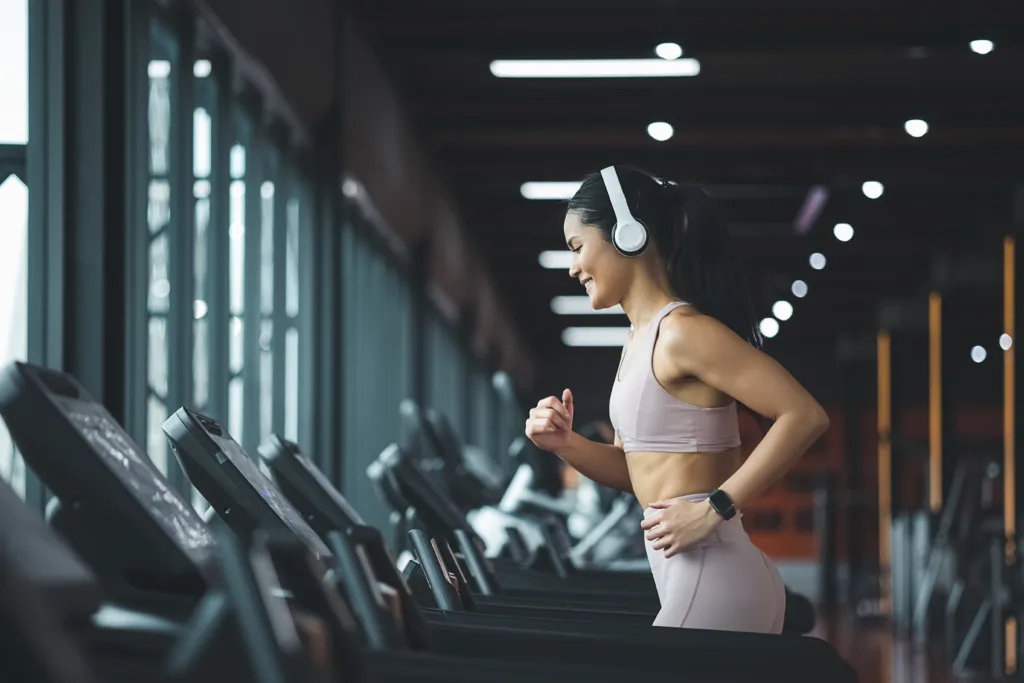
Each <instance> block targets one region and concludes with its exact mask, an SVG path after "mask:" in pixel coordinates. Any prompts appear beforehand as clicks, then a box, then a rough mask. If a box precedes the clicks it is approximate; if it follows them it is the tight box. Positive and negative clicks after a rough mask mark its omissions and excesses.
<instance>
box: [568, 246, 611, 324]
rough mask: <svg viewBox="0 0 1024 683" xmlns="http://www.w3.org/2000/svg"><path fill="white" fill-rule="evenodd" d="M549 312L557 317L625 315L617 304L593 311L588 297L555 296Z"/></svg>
mask: <svg viewBox="0 0 1024 683" xmlns="http://www.w3.org/2000/svg"><path fill="white" fill-rule="evenodd" d="M567 253H569V254H571V253H572V252H571V251H570V252H567ZM551 310H552V311H554V312H555V313H557V314H558V315H614V314H619V315H625V312H624V311H623V310H622V306H620V305H618V304H616V305H614V306H612V307H611V308H602V309H599V310H595V309H594V307H593V306H592V305H591V303H590V297H589V296H556V297H555V298H554V299H552V300H551Z"/></svg>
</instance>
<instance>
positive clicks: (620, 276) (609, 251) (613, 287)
mask: <svg viewBox="0 0 1024 683" xmlns="http://www.w3.org/2000/svg"><path fill="white" fill-rule="evenodd" d="M562 230H563V232H564V233H565V244H566V246H568V247H569V250H570V251H571V252H572V253H573V258H572V266H571V267H570V268H569V277H573V278H576V279H577V280H579V281H580V284H582V285H583V286H584V287H585V288H586V291H587V296H589V297H590V305H591V306H593V308H594V309H595V310H598V309H602V308H611V307H612V306H615V305H616V304H618V303H619V302H620V301H621V300H622V296H623V294H624V293H625V290H626V284H627V283H628V281H629V274H630V264H629V263H628V259H626V257H624V256H622V255H621V254H619V252H617V251H615V247H613V246H612V245H611V243H610V242H608V241H607V240H606V239H605V238H604V234H603V233H602V232H601V231H600V230H599V229H597V228H595V227H594V226H592V225H585V224H584V223H582V222H581V221H580V219H579V217H578V216H577V215H576V214H573V213H568V214H566V216H565V223H564V224H563V226H562Z"/></svg>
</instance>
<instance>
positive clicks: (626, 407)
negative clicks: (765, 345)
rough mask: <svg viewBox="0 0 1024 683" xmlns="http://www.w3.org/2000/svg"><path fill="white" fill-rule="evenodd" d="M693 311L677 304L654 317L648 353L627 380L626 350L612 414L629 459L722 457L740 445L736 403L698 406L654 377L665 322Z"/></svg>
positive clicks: (647, 338) (682, 303)
mask: <svg viewBox="0 0 1024 683" xmlns="http://www.w3.org/2000/svg"><path fill="white" fill-rule="evenodd" d="M689 305H690V304H688V303H686V302H685V301H673V302H672V303H670V304H669V305H667V306H665V308H663V309H661V311H659V312H658V314H657V315H655V316H654V318H653V319H652V320H651V322H650V323H649V326H648V329H647V334H646V335H645V338H644V341H643V344H644V348H641V349H638V350H637V353H636V354H635V357H634V359H633V362H632V363H630V365H629V369H628V370H627V371H626V376H625V377H620V372H621V370H622V360H623V359H624V358H625V355H626V353H625V349H623V352H622V358H620V359H619V369H618V370H616V371H615V384H614V385H613V387H612V395H611V400H610V401H609V406H608V408H609V416H610V417H611V421H612V426H614V427H615V431H616V432H617V433H618V435H619V439H620V440H621V441H622V450H624V451H625V452H626V453H630V452H633V451H641V452H652V453H656V452H661V453H665V452H668V453H719V452H722V451H727V450H729V449H730V448H735V447H736V446H739V445H740V430H739V423H738V421H737V417H736V402H735V401H730V402H729V404H728V405H724V406H720V407H716V408H702V407H700V406H695V405H692V404H690V403H686V402H684V401H680V400H679V399H678V398H676V397H675V396H673V395H672V394H670V393H668V391H666V390H665V388H664V387H662V386H661V384H659V383H658V380H657V379H655V377H654V367H653V366H654V344H655V342H656V341H657V339H658V331H659V330H660V329H661V321H662V320H664V319H665V316H666V315H668V314H669V313H671V312H672V311H674V310H675V309H677V308H679V307H680V306H689Z"/></svg>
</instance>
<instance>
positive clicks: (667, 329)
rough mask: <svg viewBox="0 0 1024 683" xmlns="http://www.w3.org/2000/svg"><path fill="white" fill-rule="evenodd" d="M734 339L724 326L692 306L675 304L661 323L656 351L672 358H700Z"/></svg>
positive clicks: (733, 334) (733, 335)
mask: <svg viewBox="0 0 1024 683" xmlns="http://www.w3.org/2000/svg"><path fill="white" fill-rule="evenodd" d="M734 338H736V339H738V338H737V337H736V335H735V333H733V331H732V330H730V329H729V328H728V327H727V326H726V325H724V324H722V323H721V322H719V321H718V320H717V319H715V318H713V317H711V316H709V315H705V314H703V313H701V312H700V311H699V310H697V309H696V308H694V307H693V306H679V307H678V308H676V309H674V310H672V311H671V312H670V313H669V314H668V315H666V316H665V319H664V320H662V322H661V328H660V329H659V331H658V344H657V347H656V349H655V351H656V352H657V353H664V354H668V355H669V356H671V357H674V358H680V359H681V358H703V357H706V356H707V355H708V354H714V353H715V352H716V351H717V350H719V349H722V348H723V346H728V345H729V344H730V342H732V341H733V340H734Z"/></svg>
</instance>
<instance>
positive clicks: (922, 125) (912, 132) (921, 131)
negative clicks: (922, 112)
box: [903, 119, 928, 138]
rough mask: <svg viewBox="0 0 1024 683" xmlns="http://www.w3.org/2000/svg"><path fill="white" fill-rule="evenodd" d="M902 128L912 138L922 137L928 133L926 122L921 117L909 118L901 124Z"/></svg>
mask: <svg viewBox="0 0 1024 683" xmlns="http://www.w3.org/2000/svg"><path fill="white" fill-rule="evenodd" d="M903 130H905V131H907V135H909V136H910V137H913V138H923V137H924V136H925V135H927V134H928V122H927V121H922V120H921V119H910V120H909V121H907V122H906V123H904V124H903Z"/></svg>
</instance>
